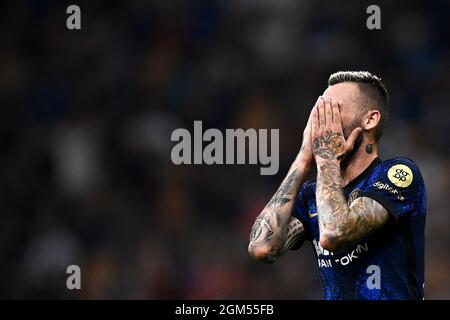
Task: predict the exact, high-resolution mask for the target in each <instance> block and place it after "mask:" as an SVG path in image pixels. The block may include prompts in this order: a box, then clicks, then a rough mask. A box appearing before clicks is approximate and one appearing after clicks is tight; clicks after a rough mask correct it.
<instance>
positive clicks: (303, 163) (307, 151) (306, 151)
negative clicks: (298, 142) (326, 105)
mask: <svg viewBox="0 0 450 320" xmlns="http://www.w3.org/2000/svg"><path fill="white" fill-rule="evenodd" d="M321 98H322V97H321V96H320V97H319V98H317V101H316V103H315V105H314V107H313V108H312V109H311V113H310V114H309V118H308V123H307V124H306V127H305V129H304V130H303V141H302V146H301V148H300V151H299V153H298V155H297V158H296V159H295V162H294V164H296V165H297V166H299V167H302V168H303V169H305V170H306V171H309V168H310V167H311V166H312V165H313V163H314V155H313V148H312V142H311V141H312V140H311V129H312V128H311V127H312V125H311V124H312V117H313V111H314V109H315V108H316V107H318V105H319V102H320V101H321Z"/></svg>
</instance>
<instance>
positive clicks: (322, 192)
mask: <svg viewBox="0 0 450 320" xmlns="http://www.w3.org/2000/svg"><path fill="white" fill-rule="evenodd" d="M341 183H342V176H341V171H340V165H339V162H338V161H337V160H326V161H321V162H320V163H319V164H318V165H317V185H316V201H317V212H318V216H319V231H320V236H321V239H323V240H324V241H328V242H331V243H332V244H328V245H331V246H334V245H335V244H336V243H340V244H341V245H342V244H343V243H344V242H345V241H344V240H346V239H348V238H349V235H351V227H352V225H353V223H352V222H353V216H352V214H351V212H350V208H349V207H348V205H347V201H346V199H345V196H344V192H343V189H342V186H341ZM338 247H339V246H338ZM336 249H339V248H336Z"/></svg>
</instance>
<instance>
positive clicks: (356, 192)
mask: <svg viewBox="0 0 450 320" xmlns="http://www.w3.org/2000/svg"><path fill="white" fill-rule="evenodd" d="M344 194H345V197H346V198H347V199H348V202H349V203H351V202H352V201H353V200H354V199H356V198H357V197H361V196H364V197H369V198H372V199H374V200H376V201H377V202H378V203H380V204H381V205H382V206H383V207H384V208H386V210H387V211H388V212H389V215H390V218H389V220H388V222H387V223H386V224H385V225H384V226H383V227H381V228H380V229H379V230H378V231H376V232H374V233H373V234H371V235H369V236H368V237H366V238H365V239H362V240H361V241H360V242H359V243H358V244H356V245H355V246H353V247H352V248H349V249H348V250H346V251H344V252H342V253H339V254H333V253H332V252H329V251H327V250H325V249H323V248H322V247H321V246H320V242H319V225H318V215H317V207H316V183H315V182H306V183H304V184H303V186H302V188H301V190H300V192H299V195H298V197H297V199H296V203H295V207H294V212H293V216H294V217H296V218H297V219H299V220H300V221H301V222H302V223H303V226H304V228H305V240H309V241H311V242H312V245H313V248H314V252H315V253H316V257H317V268H318V272H319V276H320V280H321V284H322V288H323V291H324V294H325V298H326V299H328V300H335V299H381V300H383V299H389V300H391V299H423V286H424V241H425V239H424V233H425V215H426V194H425V185H424V182H423V178H422V175H421V173H420V171H419V168H418V167H417V166H416V164H415V163H414V162H413V161H411V160H409V159H406V158H395V159H390V160H386V161H381V160H380V159H379V158H376V159H375V160H374V161H373V162H372V163H371V165H370V166H369V167H368V168H367V169H366V170H365V171H364V172H362V173H361V174H360V175H359V176H358V177H357V178H356V179H354V180H353V181H352V182H350V183H349V184H348V185H347V186H346V187H345V188H344ZM300 245H301V243H299V244H298V245H297V246H296V247H294V248H293V249H294V250H295V249H297V248H298V247H300Z"/></svg>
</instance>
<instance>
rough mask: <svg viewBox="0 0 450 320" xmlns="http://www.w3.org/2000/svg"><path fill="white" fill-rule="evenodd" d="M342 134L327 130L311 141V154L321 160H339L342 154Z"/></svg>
mask: <svg viewBox="0 0 450 320" xmlns="http://www.w3.org/2000/svg"><path fill="white" fill-rule="evenodd" d="M344 142H345V140H344V136H343V134H342V133H339V132H334V131H330V130H327V131H325V132H324V133H323V135H321V136H320V137H318V138H316V139H314V141H313V153H314V155H315V156H319V157H321V158H323V159H328V160H330V159H339V158H340V157H341V156H342V154H343V153H344Z"/></svg>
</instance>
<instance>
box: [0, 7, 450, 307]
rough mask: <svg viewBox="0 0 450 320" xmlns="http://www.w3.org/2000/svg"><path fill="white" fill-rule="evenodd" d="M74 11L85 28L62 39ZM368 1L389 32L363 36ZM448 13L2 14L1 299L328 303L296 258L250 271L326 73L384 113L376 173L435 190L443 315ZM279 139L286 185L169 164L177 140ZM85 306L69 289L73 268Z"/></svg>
mask: <svg viewBox="0 0 450 320" xmlns="http://www.w3.org/2000/svg"><path fill="white" fill-rule="evenodd" d="M73 3H74V4H78V5H79V6H80V7H81V12H82V29H81V30H80V31H69V30H67V29H66V18H67V16H68V15H67V14H66V8H67V6H68V5H70V4H73ZM369 4H378V5H380V7H381V10H382V30H378V31H369V30H368V29H367V28H366V19H367V17H368V15H367V14H366V12H365V11H366V8H367V6H368V5H369ZM449 12H450V2H449V1H426V2H422V1H406V0H403V1H395V4H394V3H392V1H375V2H373V3H372V2H365V1H357V2H355V1H326V2H324V1H313V0H277V1H270V0H255V1H245V0H217V1H192V2H187V1H157V0H153V1H144V0H136V1H90V2H87V1H73V2H66V1H44V0H36V1H17V2H15V1H9V2H7V3H3V4H2V6H1V10H0V26H1V27H0V35H1V37H0V38H1V39H2V40H1V42H0V48H1V49H0V106H1V110H3V112H2V116H1V117H0V128H1V134H0V150H1V157H0V168H1V169H0V175H1V176H0V190H1V201H0V206H1V217H2V218H1V223H0V275H1V276H0V279H1V280H0V297H1V298H99V299H104V298H113V299H115V298H124V299H131V298H136V299H166V298H181V299H194V298H206V299H209V298H214V299H216V298H225V299H226V298H253V299H260V298H267V299H270V298H275V299H321V298H322V294H321V289H320V283H319V279H318V277H317V273H316V269H315V264H316V262H315V259H314V257H313V251H312V248H311V247H310V245H309V244H306V245H305V247H304V248H303V249H302V250H300V251H297V252H291V253H289V254H288V255H287V256H285V257H284V258H282V259H281V260H280V261H279V262H278V263H277V264H275V265H271V266H268V265H263V264H260V263H257V262H254V261H253V260H251V258H250V257H249V256H248V254H247V241H248V234H249V231H250V228H251V225H252V223H253V220H254V218H255V217H256V215H257V214H258V213H259V211H260V210H261V208H262V207H263V206H264V204H265V203H266V202H267V201H268V199H269V198H270V197H271V195H272V194H273V192H274V191H275V189H276V188H277V187H278V184H279V183H280V182H281V180H282V178H283V177H284V175H285V173H286V171H287V169H288V167H289V165H290V163H291V161H292V160H293V158H294V157H295V155H296V152H297V150H298V148H299V146H300V142H301V134H302V130H303V127H304V125H305V124H306V120H307V115H308V113H309V109H310V108H311V107H312V105H313V103H314V102H315V100H316V98H317V96H318V95H319V94H320V93H321V92H322V90H323V89H324V88H325V85H326V81H327V78H328V75H329V74H330V73H332V72H334V71H337V70H341V69H367V70H369V71H371V72H373V73H375V74H377V75H379V76H381V77H382V78H383V80H384V82H385V83H386V85H387V86H388V88H389V89H390V93H391V96H392V104H391V118H390V121H389V124H388V127H387V131H386V132H385V135H384V137H383V139H382V146H381V156H382V158H389V157H392V156H407V157H410V158H412V159H413V160H415V161H416V162H417V163H418V165H419V167H420V168H421V170H422V173H423V175H424V178H425V181H426V184H427V191H428V220H427V230H426V233H427V242H426V284H425V296H426V299H449V298H450V274H449V273H450V234H449V229H450V218H449V209H448V206H449V205H448V201H449V190H450V179H449V176H450V149H449V147H450V145H449V138H448V134H449V131H450V118H449V116H450V34H449V33H450V28H449ZM194 120H202V121H203V124H204V127H205V128H206V127H214V128H219V129H225V128H257V129H258V128H279V129H280V161H281V165H280V170H279V173H278V174H277V175H275V176H260V175H259V165H257V166H247V165H245V166H243V165H241V166H237V165H235V166H206V165H202V166H198V165H197V166H193V165H192V166H175V165H173V164H172V163H171V161H170V151H171V148H172V146H173V145H174V143H171V141H170V134H171V132H172V131H173V130H174V129H176V128H180V127H184V128H188V129H189V130H192V125H193V121H194ZM69 264H77V265H79V266H80V267H81V269H82V290H80V291H76V290H75V291H69V290H68V289H67V288H66V277H67V275H66V273H65V271H66V267H67V266H68V265H69Z"/></svg>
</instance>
